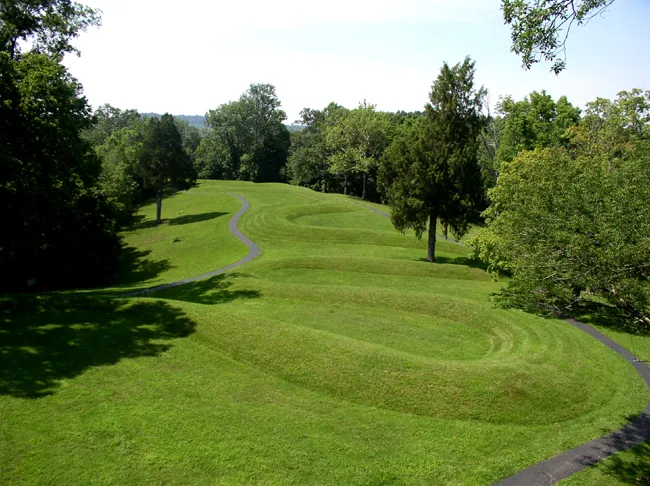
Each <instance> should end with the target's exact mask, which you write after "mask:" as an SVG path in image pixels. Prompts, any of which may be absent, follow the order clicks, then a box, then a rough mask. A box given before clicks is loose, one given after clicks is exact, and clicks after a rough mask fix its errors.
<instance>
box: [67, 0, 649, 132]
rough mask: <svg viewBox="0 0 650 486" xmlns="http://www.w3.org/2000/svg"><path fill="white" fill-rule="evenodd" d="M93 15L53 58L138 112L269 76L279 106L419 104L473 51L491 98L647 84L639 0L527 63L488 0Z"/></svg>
mask: <svg viewBox="0 0 650 486" xmlns="http://www.w3.org/2000/svg"><path fill="white" fill-rule="evenodd" d="M78 1H81V2H82V3H84V4H86V5H89V6H91V7H95V8H99V9H101V10H102V12H103V13H102V19H103V20H102V26H101V27H100V28H93V29H90V30H89V31H88V32H86V33H83V34H82V35H81V37H80V38H79V39H77V40H76V41H75V45H76V46H77V47H78V48H79V49H80V50H81V57H79V58H77V57H75V56H73V55H68V56H66V59H65V63H66V65H67V66H68V67H69V68H70V71H71V72H72V74H73V75H74V76H75V77H76V78H77V79H78V80H79V81H80V82H81V83H82V85H83V87H84V92H85V94H86V96H87V98H88V100H89V102H90V103H91V104H92V105H93V106H94V107H97V106H99V105H102V104H104V103H110V104H111V105H113V106H115V107H118V108H122V109H127V108H135V109H137V110H138V111H140V112H157V113H165V112H169V113H172V114H175V115H181V114H185V115H197V114H198V115H203V114H205V113H206V111H208V110H210V109H214V108H217V107H218V106H219V105H220V104H222V103H227V102H228V101H231V100H236V99H237V98H239V96H240V95H241V94H242V93H243V92H244V91H246V89H247V88H248V86H249V85H250V84H251V83H270V84H272V85H274V86H275V87H276V93H277V95H278V97H279V99H280V101H281V103H282V108H283V109H284V110H285V112H286V113H287V122H288V123H291V122H293V121H294V120H297V119H298V118H299V113H300V110H302V109H303V108H305V107H309V108H317V109H320V108H323V107H325V106H327V104H329V103H330V102H332V101H334V102H337V103H339V104H341V105H343V106H346V107H348V108H354V107H355V106H357V105H358V104H359V103H360V102H362V101H364V100H367V101H368V102H369V103H373V104H376V105H377V108H378V109H379V110H384V111H397V110H405V111H414V110H421V109H423V106H424V105H425V103H426V102H427V98H428V94H429V92H430V90H431V85H432V83H433V81H434V79H435V78H436V76H437V75H438V72H439V70H440V67H441V65H442V63H443V62H448V63H449V64H451V65H453V64H456V63H458V62H462V60H463V59H464V58H465V56H468V55H469V56H471V58H472V59H473V60H474V61H475V62H476V79H475V81H476V83H477V84H478V85H484V86H485V87H486V88H487V89H488V91H489V93H490V101H491V103H492V104H493V105H494V104H495V103H496V102H497V101H498V99H499V97H501V96H506V95H512V96H513V97H514V98H515V99H522V98H523V97H525V96H526V95H527V94H528V93H530V92H531V91H534V90H537V91H541V90H543V89H545V90H546V91H547V92H549V93H550V94H551V95H552V96H553V97H554V98H556V99H557V98H558V97H560V96H562V95H566V96H567V97H568V99H569V101H570V102H572V103H573V104H575V105H578V106H581V107H582V106H584V105H585V103H587V102H589V101H592V100H594V99H595V98H597V97H605V98H613V97H615V96H616V93H618V92H619V91H621V90H629V89H632V88H642V89H650V50H648V49H647V46H648V44H649V41H650V30H649V29H648V27H650V2H648V1H647V0H616V1H615V2H614V3H613V4H612V5H611V7H610V8H609V10H608V11H607V12H605V13H604V14H603V15H602V16H599V17H596V18H594V19H593V20H591V21H590V22H589V23H588V24H587V25H584V26H580V27H577V28H574V29H573V30H572V31H571V35H570V37H569V41H568V49H567V69H566V71H564V72H562V73H561V74H560V75H559V76H556V75H555V74H553V73H551V72H550V64H537V65H535V66H534V67H533V69H531V70H530V71H526V70H524V69H523V68H522V67H521V60H520V58H518V57H517V56H516V55H515V54H513V53H511V52H510V30H509V27H508V26H507V25H504V23H503V18H502V13H501V11H500V4H501V2H500V0H391V1H389V0H327V1H326V2H323V1H319V0H275V1H272V2H270V1H268V0H237V1H233V0H229V1H222V0H212V1H210V0H183V1H182V2H178V1H171V0H78Z"/></svg>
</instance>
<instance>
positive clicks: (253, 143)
mask: <svg viewBox="0 0 650 486" xmlns="http://www.w3.org/2000/svg"><path fill="white" fill-rule="evenodd" d="M285 119H286V114H285V113H284V111H282V110H281V109H280V100H279V99H278V97H277V95H276V94H275V87H274V86H272V85H270V84H251V86H250V88H249V89H248V90H247V91H246V92H245V93H244V94H242V95H241V97H240V98H239V100H237V101H231V102H229V103H225V104H223V105H221V106H219V107H218V108H217V109H215V110H210V111H209V112H208V113H207V115H206V123H207V125H208V126H209V127H210V128H211V129H212V133H211V135H210V139H209V141H207V142H205V145H204V147H203V148H202V149H201V157H200V158H199V159H198V163H199V164H200V165H199V166H198V167H197V169H198V171H199V172H204V171H205V167H206V166H211V167H213V168H215V170H217V171H218V172H220V173H221V174H227V175H228V176H229V178H236V179H241V180H250V181H260V182H261V181H263V182H277V181H280V180H281V179H282V169H283V167H284V165H285V164H286V158H287V153H288V150H289V145H290V135H289V131H288V130H287V128H286V126H285V125H284V123H283V121H284V120H285ZM217 168H219V169H217Z"/></svg>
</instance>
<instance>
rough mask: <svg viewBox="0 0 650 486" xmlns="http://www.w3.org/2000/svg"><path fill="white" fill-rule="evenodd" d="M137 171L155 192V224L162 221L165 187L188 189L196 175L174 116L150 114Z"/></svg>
mask: <svg viewBox="0 0 650 486" xmlns="http://www.w3.org/2000/svg"><path fill="white" fill-rule="evenodd" d="M139 172H140V175H141V176H142V177H143V178H144V180H145V181H146V182H147V183H148V184H149V185H150V186H151V187H152V188H153V189H154V190H155V192H156V224H160V223H162V201H163V195H164V191H165V189H168V188H170V187H172V186H173V187H175V188H176V189H187V188H189V187H191V186H192V185H193V184H194V182H195V180H196V177H195V175H194V168H193V167H192V161H191V160H190V157H189V156H188V155H187V152H186V151H185V150H184V149H183V141H182V139H181V134H180V133H179V132H178V128H177V127H176V123H175V122H174V117H173V116H172V115H170V114H168V113H166V114H164V115H163V116H162V117H161V118H160V120H158V119H157V118H149V120H148V124H147V128H146V130H145V133H144V138H143V141H142V152H141V154H140V162H139Z"/></svg>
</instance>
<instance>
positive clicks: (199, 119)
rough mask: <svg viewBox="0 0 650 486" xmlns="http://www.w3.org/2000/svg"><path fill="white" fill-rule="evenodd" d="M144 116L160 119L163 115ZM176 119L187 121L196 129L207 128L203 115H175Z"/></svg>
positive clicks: (145, 114) (144, 114)
mask: <svg viewBox="0 0 650 486" xmlns="http://www.w3.org/2000/svg"><path fill="white" fill-rule="evenodd" d="M142 116H147V117H150V118H160V117H161V116H162V115H161V114H160V113H142ZM174 117H175V118H178V119H179V120H183V121H186V122H187V123H189V124H190V125H191V126H193V127H196V128H203V127H205V117H204V116H203V115H174Z"/></svg>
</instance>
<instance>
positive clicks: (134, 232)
mask: <svg viewBox="0 0 650 486" xmlns="http://www.w3.org/2000/svg"><path fill="white" fill-rule="evenodd" d="M240 207H241V203H240V202H239V201H238V200H237V199H235V198H234V197H232V196H231V195H229V194H228V193H224V192H219V193H215V192H214V191H210V190H206V187H204V186H199V187H196V188H194V189H192V190H191V191H189V192H180V193H176V194H174V195H173V196H171V197H167V198H165V199H164V201H163V210H162V219H163V223H162V224H160V225H156V224H155V220H156V205H155V204H149V205H147V206H145V207H143V208H142V210H141V211H140V212H139V213H138V218H137V219H138V221H137V222H136V224H135V225H134V226H133V228H132V229H131V230H130V231H126V232H125V233H124V240H125V243H126V245H127V249H126V252H125V258H123V261H122V265H121V268H120V271H119V275H118V284H117V285H116V286H115V288H116V289H137V288H146V287H152V286H155V285H161V284H165V283H169V282H175V281H178V280H182V279H183V278H186V277H190V276H194V275H201V274H203V273H207V272H209V271H211V270H214V269H215V268H221V267H223V266H226V265H228V264H230V263H232V262H234V261H237V260H239V259H241V258H243V257H244V256H246V254H247V249H246V247H244V246H243V245H242V244H241V243H240V242H239V240H237V238H235V237H234V236H233V235H231V234H230V232H229V231H228V221H229V220H230V218H231V217H232V216H233V214H234V213H235V212H237V211H238V210H239V209H240Z"/></svg>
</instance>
